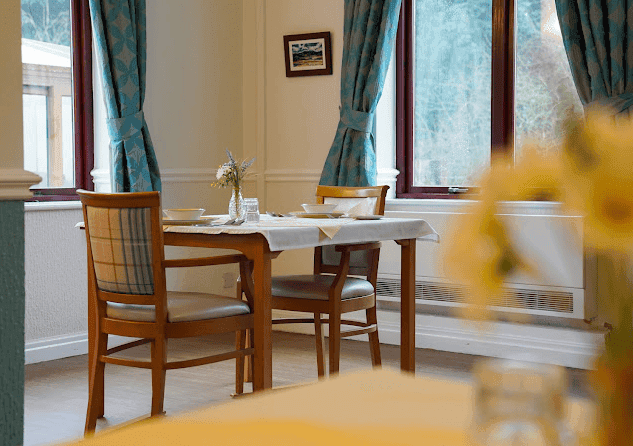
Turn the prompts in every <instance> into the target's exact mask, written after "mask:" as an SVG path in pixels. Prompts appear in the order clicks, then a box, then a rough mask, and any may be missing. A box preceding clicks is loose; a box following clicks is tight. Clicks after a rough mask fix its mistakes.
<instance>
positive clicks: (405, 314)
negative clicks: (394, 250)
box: [397, 239, 416, 373]
mask: <svg viewBox="0 0 633 446" xmlns="http://www.w3.org/2000/svg"><path fill="white" fill-rule="evenodd" d="M397 243H398V244H399V245H400V249H401V255H400V278H401V290H402V296H401V301H400V305H401V307H400V369H401V370H402V371H406V372H412V373H415V243H416V240H415V239H408V240H398V241H397Z"/></svg>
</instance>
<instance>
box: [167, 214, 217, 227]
mask: <svg viewBox="0 0 633 446" xmlns="http://www.w3.org/2000/svg"><path fill="white" fill-rule="evenodd" d="M217 219H218V217H212V216H210V215H203V216H202V217H200V218H199V219H197V220H171V219H169V218H163V225H167V226H193V225H208V224H209V223H211V222H212V221H214V220H217Z"/></svg>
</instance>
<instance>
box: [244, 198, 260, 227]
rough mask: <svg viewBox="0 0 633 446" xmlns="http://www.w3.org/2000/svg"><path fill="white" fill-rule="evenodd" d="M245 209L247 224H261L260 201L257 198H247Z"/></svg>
mask: <svg viewBox="0 0 633 446" xmlns="http://www.w3.org/2000/svg"><path fill="white" fill-rule="evenodd" d="M244 207H245V209H246V222H247V223H258V222H259V200H258V199H257V198H245V199H244Z"/></svg>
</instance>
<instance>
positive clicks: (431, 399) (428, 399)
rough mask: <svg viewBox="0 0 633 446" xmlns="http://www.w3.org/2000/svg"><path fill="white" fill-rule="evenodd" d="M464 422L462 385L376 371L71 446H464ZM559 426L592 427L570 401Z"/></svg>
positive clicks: (466, 393)
mask: <svg viewBox="0 0 633 446" xmlns="http://www.w3.org/2000/svg"><path fill="white" fill-rule="evenodd" d="M471 417H472V387H471V386H470V384H468V383H466V382H457V381H449V380H442V379H434V378H414V377H412V376H410V375H404V374H400V373H398V372H395V371H392V370H379V371H366V372H356V373H351V374H348V375H342V376H340V377H338V378H336V379H332V380H329V381H322V382H319V383H316V384H311V385H306V386H301V387H294V388H289V389H281V390H275V391H268V392H263V393H260V394H258V395H253V396H248V397H243V398H241V399H238V400H236V401H232V402H230V403H226V404H224V405H220V406H215V407H211V408H207V409H202V410H199V411H195V412H191V413H189V414H186V415H182V416H178V417H173V418H170V417H166V418H162V419H153V420H146V421H143V422H140V423H137V424H135V425H131V426H128V427H125V428H121V429H113V430H112V431H110V432H107V431H106V432H103V433H102V434H97V435H96V436H95V437H93V438H91V439H87V440H84V441H81V442H79V443H80V444H81V445H85V446H93V445H94V446H97V445H119V444H134V445H156V444H161V445H162V444H173V445H176V444H178V445H181V444H182V445H192V444H218V445H247V444H257V445H286V444H288V445H312V444H314V445H317V444H319V445H328V444H341V445H343V444H345V445H353V444H364V445H414V444H415V445H421V444H423V445H434V446H436V445H447V446H448V445H468V444H470V443H469V441H468V429H469V426H470V420H471ZM567 418H568V422H569V424H570V426H571V427H572V429H574V430H575V431H577V432H580V433H581V434H582V435H583V436H584V435H586V432H585V431H586V430H587V429H588V426H590V424H591V423H590V420H591V419H593V412H592V409H591V406H590V405H589V404H588V403H587V402H581V401H573V402H572V403H570V404H569V405H568V410H567ZM583 432H585V433H583Z"/></svg>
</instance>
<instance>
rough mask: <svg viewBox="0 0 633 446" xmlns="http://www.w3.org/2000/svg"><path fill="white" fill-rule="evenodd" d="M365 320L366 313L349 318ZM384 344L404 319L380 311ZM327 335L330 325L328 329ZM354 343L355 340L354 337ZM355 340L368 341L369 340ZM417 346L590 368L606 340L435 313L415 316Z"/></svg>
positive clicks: (307, 330) (295, 328) (294, 328)
mask: <svg viewBox="0 0 633 446" xmlns="http://www.w3.org/2000/svg"><path fill="white" fill-rule="evenodd" d="M291 315H294V317H297V313H291V312H284V311H279V310H274V311H273V316H274V317H291ZM346 317H349V318H350V319H357V320H362V318H363V317H364V315H362V314H358V315H356V314H351V315H346ZM378 327H379V334H380V342H381V343H383V344H390V345H400V316H399V314H398V313H396V312H392V311H378ZM275 329H277V330H283V331H289V332H295V333H304V334H314V329H313V328H312V326H311V325H310V324H294V325H276V326H275ZM326 336H327V326H326ZM351 339H355V338H351ZM356 339H358V340H361V341H366V340H367V337H366V336H357V337H356ZM415 345H416V347H417V348H428V349H431V350H438V351H447V352H454V353H465V354H469V355H479V356H491V357H498V358H507V359H525V360H530V361H535V362H542V363H547V364H557V365H562V366H565V367H573V368H578V369H585V370H590V369H592V368H593V362H594V359H595V357H596V355H597V353H598V352H599V351H600V350H601V348H602V345H604V337H603V336H602V335H600V334H596V333H588V332H585V331H581V330H575V329H568V328H554V327H540V326H538V327H537V326H534V325H527V324H524V325H520V324H510V323H491V324H490V325H489V326H488V327H487V329H486V330H481V329H479V328H478V327H477V326H475V325H473V324H468V323H465V322H463V321H461V320H459V319H457V318H451V317H440V316H431V315H421V314H418V315H417V316H416V327H415Z"/></svg>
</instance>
